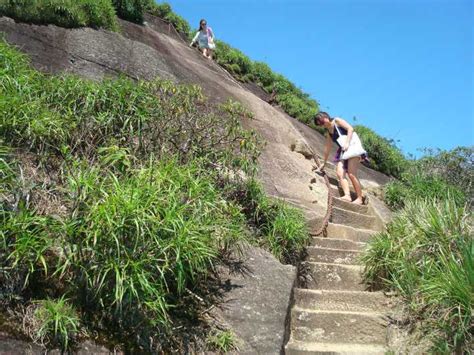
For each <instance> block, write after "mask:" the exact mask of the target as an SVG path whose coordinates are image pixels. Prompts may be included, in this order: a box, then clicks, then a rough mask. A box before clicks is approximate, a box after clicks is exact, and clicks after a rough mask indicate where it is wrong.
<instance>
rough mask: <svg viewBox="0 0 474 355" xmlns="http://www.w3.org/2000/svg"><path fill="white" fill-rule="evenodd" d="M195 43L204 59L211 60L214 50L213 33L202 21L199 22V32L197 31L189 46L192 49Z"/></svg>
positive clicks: (204, 21)
mask: <svg viewBox="0 0 474 355" xmlns="http://www.w3.org/2000/svg"><path fill="white" fill-rule="evenodd" d="M196 42H197V44H198V48H199V50H200V51H201V52H202V54H203V55H204V56H205V57H206V58H208V59H212V53H213V51H214V49H215V48H216V45H215V44H214V33H213V32H212V29H211V28H210V27H207V23H206V20H204V19H202V20H201V21H199V31H197V33H196V35H195V36H194V38H193V40H192V41H191V44H190V45H189V46H190V47H192V46H193V45H194V43H196Z"/></svg>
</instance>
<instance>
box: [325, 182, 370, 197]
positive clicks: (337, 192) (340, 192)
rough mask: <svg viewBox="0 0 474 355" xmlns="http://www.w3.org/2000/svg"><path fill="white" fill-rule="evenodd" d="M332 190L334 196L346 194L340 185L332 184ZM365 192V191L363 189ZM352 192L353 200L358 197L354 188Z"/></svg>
mask: <svg viewBox="0 0 474 355" xmlns="http://www.w3.org/2000/svg"><path fill="white" fill-rule="evenodd" d="M331 191H332V195H333V196H334V197H342V196H344V191H343V190H342V189H341V188H340V187H339V186H338V185H333V184H332V185H331ZM362 192H363V191H362ZM350 193H351V198H352V199H353V200H355V199H356V198H357V194H356V193H355V191H353V190H350Z"/></svg>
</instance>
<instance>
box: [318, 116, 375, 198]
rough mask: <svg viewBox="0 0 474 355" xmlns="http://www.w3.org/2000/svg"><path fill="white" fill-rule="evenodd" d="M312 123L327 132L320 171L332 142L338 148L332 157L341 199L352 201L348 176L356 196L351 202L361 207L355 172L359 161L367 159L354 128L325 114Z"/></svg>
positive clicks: (360, 192)
mask: <svg viewBox="0 0 474 355" xmlns="http://www.w3.org/2000/svg"><path fill="white" fill-rule="evenodd" d="M314 123H315V124H316V125H318V126H323V127H324V128H326V130H327V132H326V146H325V150H324V163H323V165H322V166H321V167H320V170H321V171H323V170H324V168H325V166H326V162H327V160H328V156H329V152H330V150H331V146H332V142H333V141H334V142H335V143H336V144H337V145H338V147H339V148H338V150H337V152H336V156H335V157H334V162H336V163H337V165H336V174H337V177H338V179H339V184H340V186H341V187H342V190H343V191H344V196H343V197H342V198H341V199H343V200H346V201H351V200H352V199H351V194H350V190H349V182H348V181H347V179H346V175H348V176H349V179H350V180H351V182H352V185H353V186H354V190H355V192H356V194H357V198H356V199H355V200H354V201H352V202H353V203H355V204H358V205H362V204H363V197H362V188H361V186H360V182H359V179H358V178H357V170H358V169H359V164H360V162H361V160H365V159H367V153H366V152H365V150H364V148H363V147H362V144H361V143H360V139H359V137H358V136H357V134H356V133H355V132H354V128H352V126H351V125H350V124H349V123H347V122H346V121H345V120H343V119H342V118H339V117H336V118H334V119H331V117H330V116H329V115H328V114H327V113H326V112H319V113H318V114H317V115H316V116H315V117H314Z"/></svg>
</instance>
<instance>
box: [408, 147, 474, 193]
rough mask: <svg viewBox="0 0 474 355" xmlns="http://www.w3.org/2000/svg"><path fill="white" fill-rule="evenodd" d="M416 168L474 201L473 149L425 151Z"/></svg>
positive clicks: (458, 148)
mask: <svg viewBox="0 0 474 355" xmlns="http://www.w3.org/2000/svg"><path fill="white" fill-rule="evenodd" d="M424 153H425V155H424V156H423V157H422V158H420V159H419V160H418V161H417V164H416V165H417V168H418V169H419V170H420V171H423V172H425V173H426V174H427V175H432V176H436V177H438V178H440V179H442V180H444V181H446V183H448V184H450V185H452V186H455V187H456V188H458V189H459V190H461V191H463V192H464V193H465V195H466V196H467V197H468V199H470V200H471V201H473V200H474V147H457V148H454V149H453V150H450V151H445V150H439V149H438V150H433V149H425V150H424Z"/></svg>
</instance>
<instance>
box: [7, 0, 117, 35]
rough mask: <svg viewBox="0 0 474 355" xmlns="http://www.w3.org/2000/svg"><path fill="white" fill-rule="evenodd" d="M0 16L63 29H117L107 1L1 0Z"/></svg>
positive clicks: (112, 10)
mask: <svg viewBox="0 0 474 355" xmlns="http://www.w3.org/2000/svg"><path fill="white" fill-rule="evenodd" d="M0 16H8V17H11V18H13V19H14V20H17V21H21V22H29V23H35V24H40V25H42V24H53V25H57V26H61V27H67V28H75V27H95V28H105V29H108V30H112V31H117V29H118V25H117V20H116V15H115V10H114V7H113V6H112V3H111V1H110V0H4V1H2V2H0Z"/></svg>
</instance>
